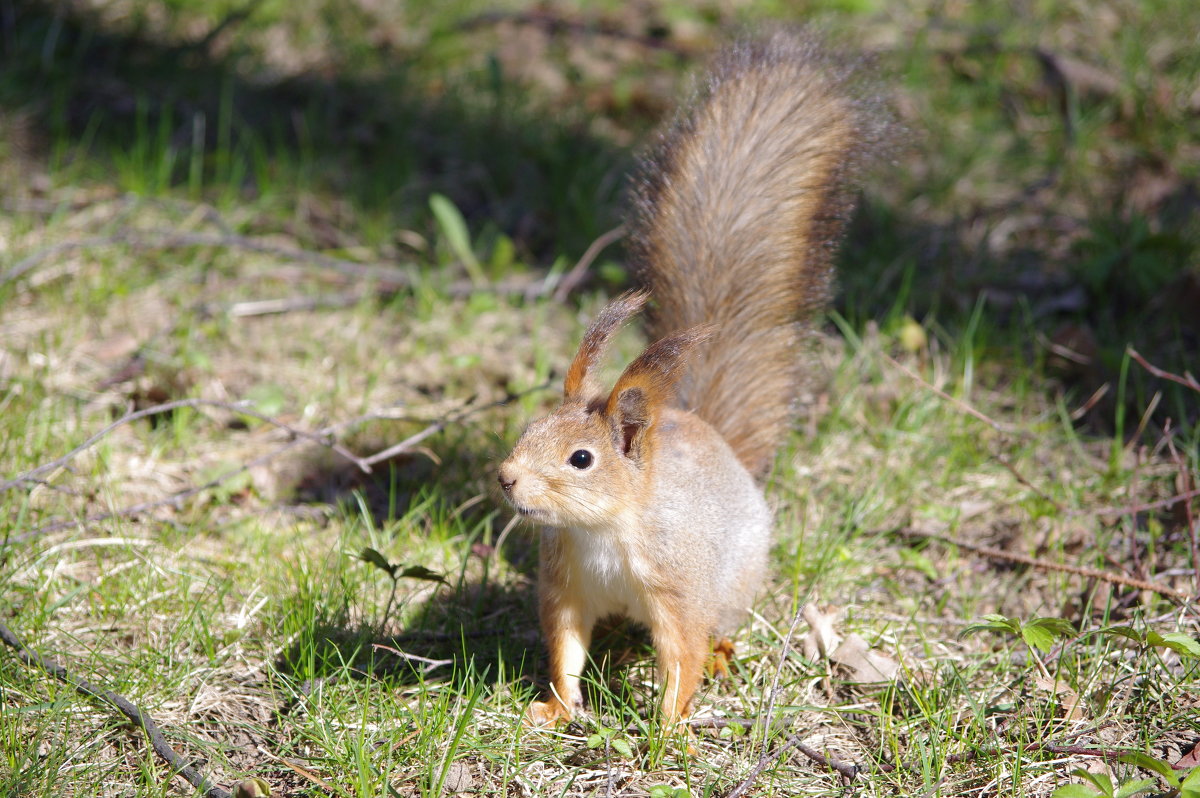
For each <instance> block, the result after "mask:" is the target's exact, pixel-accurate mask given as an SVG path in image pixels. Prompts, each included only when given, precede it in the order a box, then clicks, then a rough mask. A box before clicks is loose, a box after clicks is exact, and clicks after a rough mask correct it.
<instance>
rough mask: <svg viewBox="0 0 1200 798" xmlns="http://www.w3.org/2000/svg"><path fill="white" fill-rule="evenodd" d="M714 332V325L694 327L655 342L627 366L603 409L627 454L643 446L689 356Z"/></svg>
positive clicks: (669, 398)
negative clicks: (647, 432)
mask: <svg viewBox="0 0 1200 798" xmlns="http://www.w3.org/2000/svg"><path fill="white" fill-rule="evenodd" d="M713 329H714V328H713V327H712V326H711V325H703V326H700V327H693V328H691V329H690V330H684V331H683V332H681V333H676V334H675V335H671V336H668V337H666V338H663V339H662V340H660V341H655V342H654V343H652V344H650V346H648V347H646V351H644V352H642V354H640V355H638V357H637V359H636V360H634V361H633V362H632V363H630V364H629V365H628V366H626V367H625V371H624V372H623V373H622V374H621V377H620V379H618V380H617V384H616V385H614V386H613V389H612V393H610V394H609V395H608V402H607V404H606V405H605V408H604V414H605V415H606V416H607V417H608V418H609V419H611V420H612V422H613V424H615V425H616V426H617V427H618V428H619V429H620V430H621V437H622V443H623V448H624V452H625V454H630V453H631V451H632V450H637V449H640V448H641V446H642V445H643V444H644V440H645V436H644V434H643V433H645V432H646V430H647V429H649V428H650V426H651V425H652V424H653V423H654V420H655V419H656V418H657V416H658V411H659V408H661V407H663V406H665V405H666V404H667V403H668V402H670V401H671V399H673V398H674V396H675V383H676V382H678V381H679V378H680V376H682V374H683V366H684V365H685V364H686V363H687V360H688V356H689V355H691V353H692V351H693V350H694V349H695V348H696V346H697V345H699V344H701V343H703V342H704V341H706V340H707V339H708V338H709V337H711V336H712V334H713ZM637 453H638V452H634V454H637Z"/></svg>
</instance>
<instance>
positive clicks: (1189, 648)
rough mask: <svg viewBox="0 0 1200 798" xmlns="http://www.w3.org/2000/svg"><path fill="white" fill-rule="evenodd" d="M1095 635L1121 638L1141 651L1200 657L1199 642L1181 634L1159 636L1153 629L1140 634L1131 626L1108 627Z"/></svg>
mask: <svg viewBox="0 0 1200 798" xmlns="http://www.w3.org/2000/svg"><path fill="white" fill-rule="evenodd" d="M1096 634H1103V635H1108V636H1110V637H1123V638H1125V639H1126V640H1132V641H1133V642H1134V643H1136V644H1137V645H1138V646H1140V647H1141V648H1142V649H1143V650H1148V649H1151V648H1167V649H1170V650H1171V651H1174V652H1175V653H1176V654H1178V655H1179V656H1181V657H1200V642H1197V641H1196V640H1195V639H1193V638H1191V637H1188V636H1187V635H1185V634H1183V633H1181V632H1167V633H1166V634H1160V633H1159V632H1156V631H1154V630H1153V629H1147V630H1146V631H1144V632H1140V631H1138V630H1137V629H1134V628H1133V627H1132V626H1109V627H1106V628H1104V629H1100V630H1099V631H1098V632H1096Z"/></svg>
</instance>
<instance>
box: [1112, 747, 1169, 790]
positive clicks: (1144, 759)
mask: <svg viewBox="0 0 1200 798" xmlns="http://www.w3.org/2000/svg"><path fill="white" fill-rule="evenodd" d="M1121 761H1122V762H1124V763H1125V764H1127V765H1137V766H1138V767H1140V768H1142V769H1143V770H1149V771H1150V772H1152V773H1157V774H1158V775H1160V776H1162V777H1163V778H1164V779H1166V780H1167V783H1168V784H1170V785H1171V786H1172V787H1173V786H1175V785H1176V784H1178V783H1179V773H1178V772H1177V771H1176V770H1174V769H1172V768H1171V766H1170V765H1168V764H1167V763H1166V762H1164V761H1162V760H1161V759H1158V758H1156V757H1152V756H1150V755H1149V754H1144V753H1142V752H1141V751H1130V752H1129V753H1128V754H1124V755H1122V756H1121Z"/></svg>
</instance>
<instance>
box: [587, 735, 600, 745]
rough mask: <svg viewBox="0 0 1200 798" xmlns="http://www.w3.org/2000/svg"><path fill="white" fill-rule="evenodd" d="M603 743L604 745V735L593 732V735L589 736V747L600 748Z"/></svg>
mask: <svg viewBox="0 0 1200 798" xmlns="http://www.w3.org/2000/svg"><path fill="white" fill-rule="evenodd" d="M602 745H604V737H603V735H599V734H593V735H592V736H590V737H588V738H587V747H588V748H599V747H600V746H602Z"/></svg>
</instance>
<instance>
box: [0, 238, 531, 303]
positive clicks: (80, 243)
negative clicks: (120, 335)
mask: <svg viewBox="0 0 1200 798" xmlns="http://www.w3.org/2000/svg"><path fill="white" fill-rule="evenodd" d="M113 246H127V247H131V248H133V249H185V248H190V247H219V248H224V249H242V250H246V251H249V252H257V253H260V254H264V255H274V256H275V257H279V258H285V259H287V260H292V261H297V262H300V263H308V264H311V265H313V266H318V267H320V268H323V269H329V270H331V271H334V272H337V273H339V274H342V275H346V276H348V277H355V278H365V279H373V280H376V281H377V282H378V284H379V286H380V287H381V288H383V289H384V290H397V289H400V288H411V287H412V286H413V284H414V283H415V282H416V280H415V278H414V276H413V273H412V272H410V271H409V270H408V269H404V268H401V267H399V266H391V265H386V264H380V263H359V262H357V261H352V260H344V259H342V258H332V257H330V256H328V255H322V254H321V253H319V252H311V251H309V250H306V249H299V248H297V247H286V246H281V245H279V244H272V243H270V242H268V241H262V240H259V239H255V238H250V237H248V236H241V235H234V234H228V233H222V234H213V233H179V232H177V231H174V230H145V231H139V230H125V231H123V232H120V233H114V234H113V235H107V236H94V237H92V238H83V239H79V240H76V241H63V242H61V243H58V244H54V245H53V246H49V247H45V248H44V249H40V250H38V251H36V252H34V253H32V254H30V255H27V256H25V257H24V258H22V259H21V260H19V261H17V263H16V265H15V266H13V267H12V268H11V269H9V270H8V271H7V272H5V273H4V274H2V275H0V285H3V284H5V283H10V282H13V281H14V280H18V279H20V278H21V277H24V276H25V275H26V274H27V273H29V272H30V271H32V270H33V269H35V268H37V267H38V266H40V265H41V264H42V263H43V262H45V261H47V260H50V259H51V258H54V257H56V256H58V255H64V254H66V253H68V252H75V251H79V250H88V249H99V248H102V247H113ZM547 290H548V287H547V286H546V285H545V281H544V280H520V281H507V282H499V283H493V284H491V285H486V286H478V285H475V284H473V283H471V282H470V281H457V282H453V283H450V284H449V285H448V286H446V287H445V292H446V293H447V294H449V295H450V296H453V297H464V296H471V295H473V294H480V293H492V294H507V295H519V296H541V295H542V294H545V293H546V291H547Z"/></svg>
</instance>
